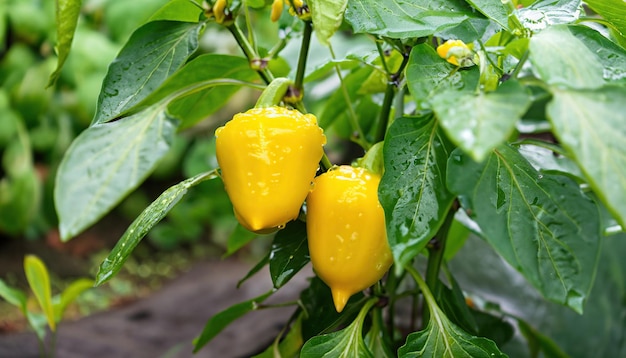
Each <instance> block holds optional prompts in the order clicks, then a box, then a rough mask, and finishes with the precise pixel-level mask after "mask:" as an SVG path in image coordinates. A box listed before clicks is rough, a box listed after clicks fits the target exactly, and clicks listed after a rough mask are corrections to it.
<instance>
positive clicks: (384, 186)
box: [378, 116, 454, 269]
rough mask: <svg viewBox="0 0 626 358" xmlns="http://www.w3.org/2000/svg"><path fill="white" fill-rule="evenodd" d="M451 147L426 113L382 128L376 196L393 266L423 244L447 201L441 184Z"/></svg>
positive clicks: (448, 195)
mask: <svg viewBox="0 0 626 358" xmlns="http://www.w3.org/2000/svg"><path fill="white" fill-rule="evenodd" d="M452 149H453V147H452V145H451V144H450V142H449V141H448V140H447V139H446V137H445V135H444V134H443V132H442V130H441V128H440V126H439V123H438V122H437V121H436V120H435V119H434V118H433V117H432V116H426V117H413V118H412V117H402V118H398V119H396V120H395V121H394V122H393V124H392V125H391V127H390V128H389V131H388V132H387V136H386V138H385V146H384V150H383V153H384V158H385V174H384V175H383V177H382V179H381V183H380V186H379V188H378V195H379V198H380V202H381V204H382V206H383V209H384V210H385V219H386V222H387V239H388V240H389V244H390V245H391V251H392V252H393V256H394V260H395V262H396V264H397V265H396V268H398V269H400V268H402V267H403V266H404V265H405V264H406V263H408V262H410V261H411V260H412V259H413V258H414V257H415V256H417V255H418V254H419V252H420V251H421V250H422V249H423V248H424V247H425V246H426V244H427V243H428V241H429V240H430V239H431V238H432V237H433V236H434V235H435V233H436V232H437V230H438V229H439V227H440V226H441V224H442V223H443V220H444V218H445V217H446V213H447V212H448V209H449V208H450V206H451V205H452V201H453V200H454V196H453V195H452V194H451V193H450V192H448V189H447V188H446V183H445V182H446V163H447V160H448V155H449V154H450V152H451V151H452Z"/></svg>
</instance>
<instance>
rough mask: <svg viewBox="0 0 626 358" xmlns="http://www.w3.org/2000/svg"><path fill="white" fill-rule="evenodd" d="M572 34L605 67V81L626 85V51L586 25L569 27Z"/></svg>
mask: <svg viewBox="0 0 626 358" xmlns="http://www.w3.org/2000/svg"><path fill="white" fill-rule="evenodd" d="M569 30H570V32H571V33H572V34H573V35H574V36H576V38H577V39H579V40H580V41H581V42H582V43H583V44H584V45H585V46H587V48H588V49H589V50H590V51H591V52H593V53H595V54H596V55H597V57H598V61H599V62H600V64H602V65H603V66H604V71H603V74H604V80H605V81H607V82H609V83H610V82H619V83H622V84H624V83H626V49H624V47H621V46H619V45H618V44H616V43H615V42H612V41H611V40H609V39H607V38H606V37H604V36H603V35H602V34H601V33H599V32H598V31H596V30H593V29H591V28H589V27H587V26H584V25H576V26H569Z"/></svg>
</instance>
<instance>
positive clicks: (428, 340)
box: [398, 267, 507, 358]
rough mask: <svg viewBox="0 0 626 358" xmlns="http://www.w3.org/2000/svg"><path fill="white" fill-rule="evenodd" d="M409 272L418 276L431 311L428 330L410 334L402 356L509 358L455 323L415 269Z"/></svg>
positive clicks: (400, 351) (489, 343) (400, 353)
mask: <svg viewBox="0 0 626 358" xmlns="http://www.w3.org/2000/svg"><path fill="white" fill-rule="evenodd" d="M407 269H408V271H409V272H410V273H411V275H413V277H414V278H415V279H416V281H417V283H418V285H419V287H420V289H421V290H422V293H423V295H424V299H425V301H426V304H427V305H428V311H429V312H430V319H429V320H428V325H427V326H426V329H424V330H423V331H419V332H414V333H411V334H409V336H408V337H407V338H406V343H405V344H404V345H403V346H402V347H400V349H398V357H400V358H417V357H437V358H463V357H467V358H483V357H484V358H493V357H507V355H506V354H504V353H502V352H500V350H499V349H498V347H497V346H496V344H495V343H494V342H493V341H491V340H489V339H487V338H483V337H476V336H473V335H471V334H469V333H467V332H465V331H463V330H462V329H461V328H459V327H458V326H457V325H455V324H454V323H452V322H450V320H449V319H448V317H446V315H445V314H444V313H443V311H442V310H441V309H440V308H439V306H437V303H436V301H435V298H434V297H433V296H432V294H431V293H430V291H429V290H428V286H426V283H425V282H424V281H423V280H422V279H421V277H419V274H418V273H417V271H415V269H413V268H411V267H408V268H407Z"/></svg>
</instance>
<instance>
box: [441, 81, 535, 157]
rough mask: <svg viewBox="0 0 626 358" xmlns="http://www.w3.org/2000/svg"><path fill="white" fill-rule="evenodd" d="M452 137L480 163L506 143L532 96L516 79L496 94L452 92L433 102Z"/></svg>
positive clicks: (505, 84)
mask: <svg viewBox="0 0 626 358" xmlns="http://www.w3.org/2000/svg"><path fill="white" fill-rule="evenodd" d="M431 103H432V106H433V110H434V111H435V113H436V114H437V117H438V118H439V122H440V123H441V127H443V129H445V131H446V133H447V134H448V137H449V138H450V140H452V142H454V143H456V144H457V145H458V146H459V147H461V148H462V149H463V150H464V151H465V152H466V153H468V154H470V155H471V156H472V158H473V159H474V160H476V161H478V162H480V161H482V160H483V159H485V157H486V156H487V155H489V152H491V150H493V148H495V147H496V146H498V145H500V144H501V143H503V142H504V141H505V140H506V139H507V138H508V137H509V136H510V135H511V134H512V133H513V131H514V130H515V124H516V123H517V121H519V120H520V118H521V117H522V115H523V114H524V113H525V112H526V110H527V109H528V107H529V106H530V103H531V100H530V95H529V94H528V92H527V91H526V89H525V88H524V87H523V86H522V85H520V84H519V82H517V81H514V80H509V81H506V82H504V83H503V84H502V85H501V86H499V87H498V89H497V90H496V91H494V92H487V93H485V92H480V93H478V94H475V93H473V92H469V91H456V90H448V91H444V92H441V93H438V94H437V95H435V96H434V97H433V98H432V100H431Z"/></svg>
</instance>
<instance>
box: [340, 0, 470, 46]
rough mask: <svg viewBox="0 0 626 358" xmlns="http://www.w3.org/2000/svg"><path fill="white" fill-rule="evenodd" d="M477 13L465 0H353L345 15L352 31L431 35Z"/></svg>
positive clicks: (411, 35) (383, 34)
mask: <svg viewBox="0 0 626 358" xmlns="http://www.w3.org/2000/svg"><path fill="white" fill-rule="evenodd" d="M477 17H479V16H478V15H477V14H476V13H475V12H474V9H472V8H471V7H470V6H469V5H468V4H467V3H466V2H464V1H460V0H432V1H428V2H421V3H419V4H417V3H413V2H408V1H400V0H354V1H349V2H348V7H347V9H346V13H345V18H346V21H347V22H348V23H350V24H351V25H352V28H353V29H354V31H355V32H357V33H358V32H363V33H370V34H375V35H380V36H384V37H389V38H394V39H400V38H407V37H422V36H429V35H433V34H435V33H436V32H439V31H444V30H447V29H451V28H453V27H456V26H458V25H459V24H461V23H462V22H463V21H465V20H467V19H470V18H477Z"/></svg>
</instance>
